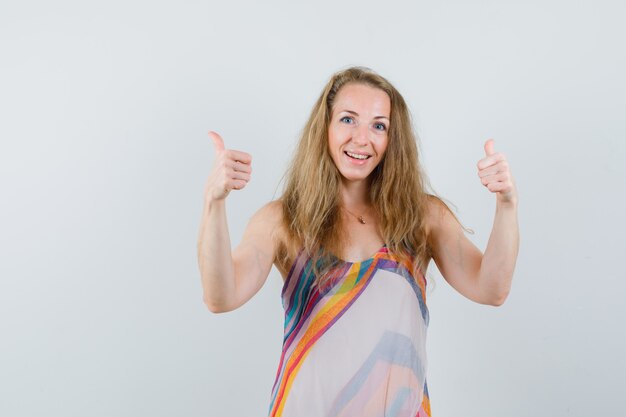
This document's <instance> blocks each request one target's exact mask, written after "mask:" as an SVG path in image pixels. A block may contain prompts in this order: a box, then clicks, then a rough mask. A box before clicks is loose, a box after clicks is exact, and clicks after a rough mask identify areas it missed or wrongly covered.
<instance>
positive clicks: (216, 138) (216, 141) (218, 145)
mask: <svg viewBox="0 0 626 417" xmlns="http://www.w3.org/2000/svg"><path fill="white" fill-rule="evenodd" d="M209 136H210V137H211V139H213V145H215V152H221V151H223V150H224V139H222V137H221V136H220V135H219V134H218V133H217V132H213V131H212V130H211V131H209Z"/></svg>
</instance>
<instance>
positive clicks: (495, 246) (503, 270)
mask: <svg viewBox="0 0 626 417" xmlns="http://www.w3.org/2000/svg"><path fill="white" fill-rule="evenodd" d="M518 251H519V226H518V221H517V201H508V202H502V201H501V200H500V199H497V202H496V214H495V218H494V222H493V229H492V231H491V235H490V236H489V242H488V243H487V248H486V249H485V253H484V255H483V259H482V262H481V265H480V275H479V283H480V284H479V285H480V287H481V291H482V292H484V294H485V295H486V298H487V299H489V300H491V301H492V304H494V305H501V304H502V303H503V302H504V300H505V299H506V297H507V296H508V294H509V291H510V289H511V281H512V280H513V271H514V270H515V262H516V260H517V254H518Z"/></svg>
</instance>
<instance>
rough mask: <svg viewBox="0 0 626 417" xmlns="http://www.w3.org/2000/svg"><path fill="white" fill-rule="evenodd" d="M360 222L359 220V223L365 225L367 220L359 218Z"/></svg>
mask: <svg viewBox="0 0 626 417" xmlns="http://www.w3.org/2000/svg"><path fill="white" fill-rule="evenodd" d="M358 220H359V223H361V224H365V219H364V218H363V216H359V218H358Z"/></svg>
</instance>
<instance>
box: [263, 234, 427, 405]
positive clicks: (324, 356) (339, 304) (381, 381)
mask: <svg viewBox="0 0 626 417" xmlns="http://www.w3.org/2000/svg"><path fill="white" fill-rule="evenodd" d="M411 270H412V268H411V265H409V264H403V263H400V262H399V261H398V259H397V258H396V257H394V256H393V255H392V254H391V253H390V252H389V251H388V250H387V247H386V246H383V247H382V248H380V249H379V250H378V252H376V254H375V255H374V256H372V257H371V258H369V259H367V260H364V261H361V262H346V261H340V263H339V266H338V267H337V269H335V270H333V272H334V273H333V275H334V277H335V278H333V281H332V284H331V285H327V286H325V289H319V288H318V287H317V286H315V285H312V283H313V281H314V275H313V271H312V261H311V258H310V257H309V256H306V255H305V254H304V252H300V254H299V255H298V257H297V258H296V260H295V261H294V264H293V265H292V267H291V270H290V271H289V275H288V276H287V279H286V280H285V283H284V286H283V291H282V301H283V307H284V309H285V335H284V339H283V350H282V354H281V358H280V362H279V365H278V372H277V375H276V380H275V383H274V386H273V388H272V394H271V403H270V410H269V416H270V417H279V416H281V417H357V416H358V417H383V416H385V417H391V416H397V417H430V415H431V414H430V401H429V398H428V389H427V386H426V349H425V347H426V346H425V345H426V329H427V327H428V317H429V316H428V308H427V307H426V279H425V278H424V275H423V274H420V276H419V277H418V280H417V282H416V281H415V280H414V279H413V277H412V275H411V272H410V271H411Z"/></svg>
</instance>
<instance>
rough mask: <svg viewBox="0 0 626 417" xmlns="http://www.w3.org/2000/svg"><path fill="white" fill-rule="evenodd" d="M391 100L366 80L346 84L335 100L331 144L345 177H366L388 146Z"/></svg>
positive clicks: (330, 128) (356, 178)
mask: <svg viewBox="0 0 626 417" xmlns="http://www.w3.org/2000/svg"><path fill="white" fill-rule="evenodd" d="M390 112H391V100H390V99H389V96H388V95H387V93H385V92H384V91H383V90H380V89H378V88H373V87H370V86H367V85H365V84H356V83H351V84H346V85H344V86H343V87H342V88H341V89H340V90H339V92H338V93H337V95H336V96H335V102H334V104H333V109H332V116H331V119H330V124H329V126H328V148H329V150H330V154H331V157H332V158H333V161H334V162H335V166H337V169H338V170H339V172H340V173H341V175H342V177H343V180H344V181H346V180H347V181H361V180H365V179H366V178H367V177H368V176H369V175H370V174H371V173H372V171H373V170H374V168H376V166H377V165H378V164H379V163H380V161H381V160H382V158H383V155H384V153H385V150H386V149H387V142H388V130H389V117H390Z"/></svg>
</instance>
